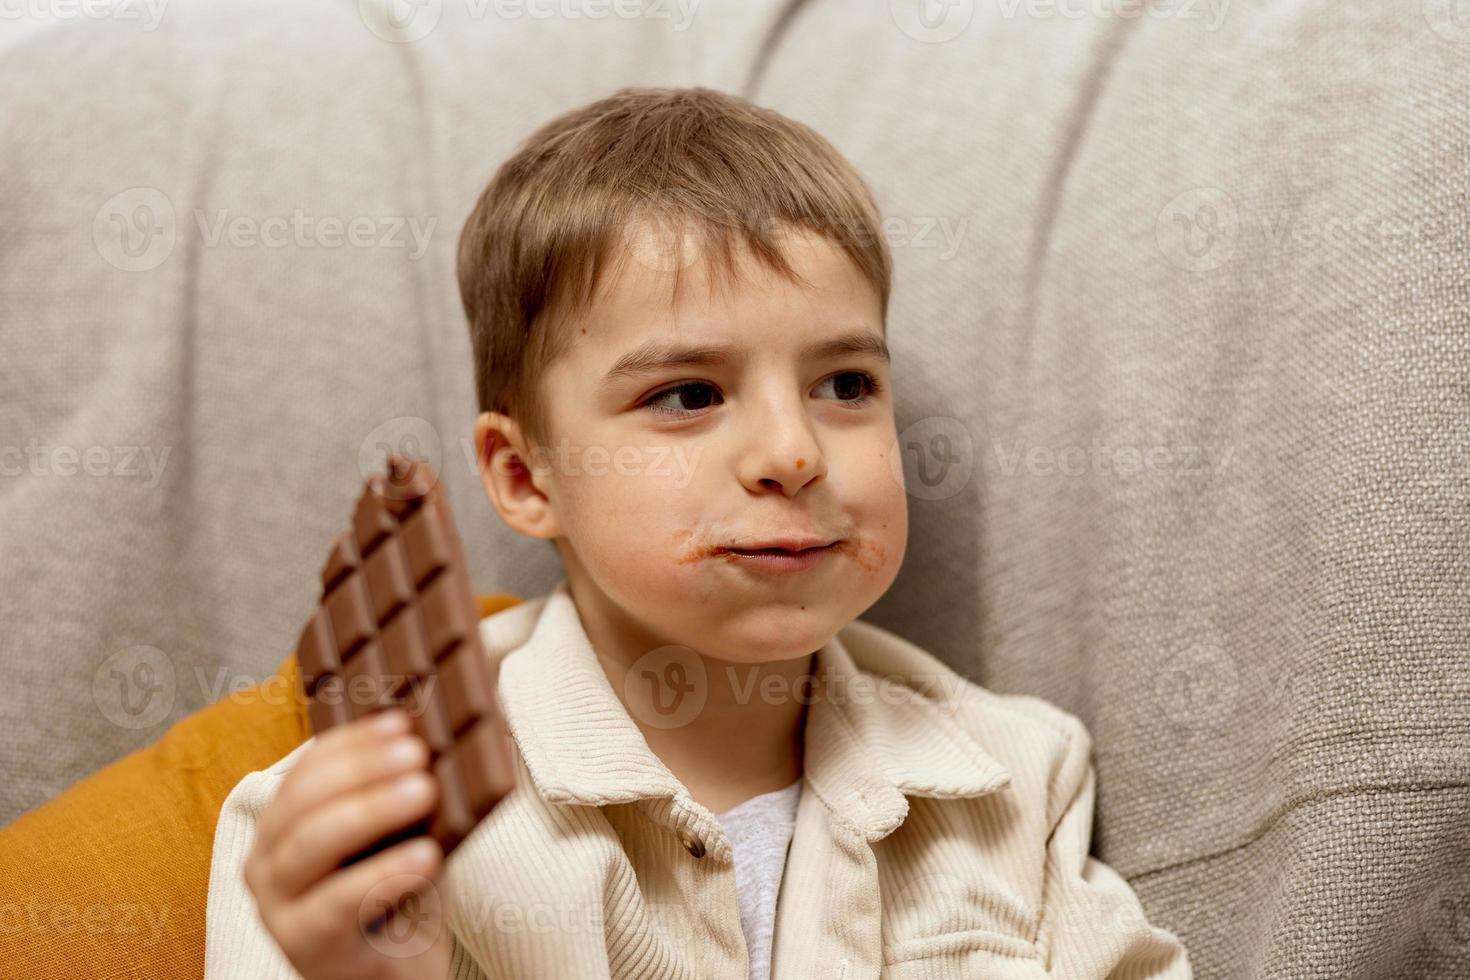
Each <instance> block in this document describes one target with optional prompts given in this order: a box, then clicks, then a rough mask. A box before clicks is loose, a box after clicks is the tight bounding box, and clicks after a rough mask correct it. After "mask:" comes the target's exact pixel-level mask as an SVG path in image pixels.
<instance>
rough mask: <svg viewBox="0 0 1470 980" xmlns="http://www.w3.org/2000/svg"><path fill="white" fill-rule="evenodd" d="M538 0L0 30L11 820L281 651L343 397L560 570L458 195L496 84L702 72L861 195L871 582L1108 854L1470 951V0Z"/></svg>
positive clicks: (1270, 955) (165, 16)
mask: <svg viewBox="0 0 1470 980" xmlns="http://www.w3.org/2000/svg"><path fill="white" fill-rule="evenodd" d="M531 8H535V9H536V10H538V11H545V10H548V9H550V10H559V9H565V8H557V7H552V6H550V5H541V6H539V7H537V6H536V5H535V4H528V5H526V6H523V7H517V6H506V5H501V6H500V7H497V6H495V5H493V4H492V5H488V6H487V5H486V4H481V3H476V2H471V0H432V2H428V3H425V4H420V5H417V6H413V7H398V8H389V7H386V6H385V5H384V4H382V3H379V2H377V0H362V2H360V3H354V2H351V0H296V2H293V3H279V2H262V0H248V2H246V0H213V2H204V0H172V2H171V3H168V4H167V5H166V6H164V7H162V9H161V11H159V16H157V17H156V18H153V17H152V11H153V8H149V7H147V6H145V5H143V4H141V3H139V4H131V5H128V4H124V5H122V7H120V8H116V9H115V11H114V13H113V14H111V15H108V16H91V15H87V16H77V17H73V18H70V19H61V18H57V19H55V20H54V21H45V19H44V17H43V16H42V15H38V14H31V15H29V19H28V20H26V21H24V22H22V23H20V24H19V25H17V30H16V31H15V32H13V33H11V34H10V35H9V37H8V38H7V39H5V40H0V87H3V90H4V91H5V92H6V96H5V98H4V100H3V105H0V119H3V133H4V138H3V141H0V154H3V162H4V168H3V174H4V179H3V181H0V209H3V210H0V214H3V226H0V324H3V329H0V452H3V453H4V456H3V458H0V464H3V467H4V469H3V474H0V554H3V559H0V644H3V657H4V663H5V666H6V669H7V671H8V681H9V683H8V684H7V685H5V686H4V688H3V689H0V766H3V769H4V771H5V773H6V779H5V780H4V781H3V782H0V823H4V822H6V821H8V820H10V819H12V818H14V817H15V816H17V815H18V814H20V813H21V812H23V811H25V810H28V809H30V808H32V807H34V806H36V805H38V804H40V803H42V802H44V801H45V800H47V799H48V798H50V797H51V796H53V795H54V794H56V793H57V792H58V791H60V790H61V789H63V788H65V787H66V786H68V785H69V784H71V783H73V782H75V781H76V780H77V779H79V778H81V777H82V776H84V775H86V774H88V773H89V772H92V771H94V770H95V769H97V768H99V767H101V766H103V765H104V764H106V763H108V762H109V761H111V760H113V759H115V758H117V757H119V756H121V755H122V754H124V753H126V752H129V751H131V750H133V749H135V748H138V747H140V746H142V745H145V744H148V743H149V742H151V741H153V740H154V739H156V738H157V737H158V736H159V735H160V734H161V733H162V731H163V730H164V729H165V728H166V727H167V726H168V724H169V723H171V722H172V721H174V720H177V719H178V718H180V717H182V716H184V715H186V714H188V713H189V712H191V711H193V710H195V709H197V708H198V707H200V706H202V705H204V704H206V703H208V702H210V701H212V700H214V699H216V698H218V697H220V696H223V695H225V694H227V693H228V692H229V691H230V690H231V689H237V688H238V687H240V686H243V685H245V684H249V683H253V682H255V681H258V680H260V679H261V678H264V677H266V676H268V675H269V674H270V673H271V672H272V671H273V670H274V668H275V666H276V665H277V664H278V663H279V662H280V659H281V657H282V656H283V655H284V654H285V653H286V652H289V650H290V649H291V646H292V644H293V643H294V641H295V639H296V634H297V631H298V629H299V626H300V624H301V623H302V622H303V620H304V618H305V616H306V615H307V613H308V611H309V609H310V607H311V605H312V602H313V589H314V588H315V575H316V572H317V569H318V566H319V563H320V561H321V559H322V555H323V544H324V542H326V541H328V540H329V539H330V537H331V536H332V534H333V533H334V532H335V530H336V528H337V527H338V524H339V522H340V520H341V517H342V515H343V513H345V512H346V509H347V508H348V507H350V504H351V502H352V500H353V499H354V498H355V496H356V494H357V491H358V488H359V485H360V481H361V479H362V475H363V472H364V467H367V466H372V465H376V460H377V459H379V458H380V455H381V449H382V447H383V446H384V445H395V446H400V447H404V448H410V449H413V450H415V451H423V452H427V453H429V454H430V455H431V457H433V458H434V460H435V462H436V464H437V465H438V467H439V469H440V470H441V471H442V473H443V475H444V479H445V480H446V481H447V488H448V492H449V493H450V495H451V498H452V499H453V500H454V503H455V507H456V511H457V513H458V515H459V517H460V521H461V524H462V527H463V530H464V532H465V535H466V538H467V545H468V548H469V551H470V555H471V561H472V565H473V570H474V574H475V579H476V582H475V584H476V587H477V588H478V589H479V590H480V591H511V592H515V593H517V594H521V595H525V596H529V595H535V594H539V593H541V592H542V591H544V590H545V589H547V588H549V587H550V585H551V584H553V583H554V581H555V579H556V577H557V576H558V574H559V569H558V568H557V567H556V566H555V565H554V563H553V556H552V555H551V553H550V552H549V551H547V550H546V549H545V548H544V547H543V546H540V545H539V544H538V543H536V542H533V541H530V540H525V539H518V538H517V537H516V536H515V535H514V534H513V533H512V532H510V531H509V530H507V529H506V528H504V527H503V526H501V525H500V524H499V522H498V520H497V519H496V518H495V516H494V514H493V513H492V511H491V509H490V507H489V506H488V504H487V503H485V502H484V498H483V495H482V493H481V491H480V490H479V487H478V484H477V481H476V478H475V475H474V471H473V468H472V466H471V459H472V456H471V455H470V454H469V451H468V445H469V433H470V426H471V424H472V421H473V416H474V402H473V396H472V387H471V381H472V372H471V369H470V365H469V360H468V359H469V344H468V336H467V333H466V330H465V325H464V320H463V314H462V311H461V310H460V307H459V302H458V296H457V290H456V284H455V279H454V271H453V257H454V248H455V242H456V238H457V236H458V232H459V228H460V225H461V224H462V222H463V220H464V217H465V215H466V214H467V213H468V210H469V207H470V205H471V204H472V203H473V200H474V197H475V195H476V193H477V192H478V190H479V189H480V188H481V187H482V186H483V184H484V183H485V182H486V181H487V180H488V178H489V177H490V175H491V174H492V173H493V171H494V169H495V167H496V166H497V165H498V163H499V162H500V160H501V159H503V158H504V157H505V156H506V155H507V154H508V153H509V152H510V150H511V148H512V147H513V146H514V145H515V143H516V142H517V141H518V140H519V139H521V138H522V137H523V136H524V135H525V134H526V133H528V132H529V130H530V129H531V128H532V127H533V126H534V125H536V124H537V123H539V122H541V121H543V120H545V119H546V118H549V117H550V116H551V115H553V114H555V113H557V112H560V111H562V110H564V109H566V108H570V107H571V106H574V105H578V104H581V103H584V102H587V101H590V100H592V99H594V98H597V97H599V96H601V95H604V94H606V93H608V92H609V91H611V90H612V89H614V88H616V87H620V86H623V85H643V84H658V85H691V84H701V85H708V86H712V87H717V88H723V89H727V90H730V91H735V92H740V93H742V94H745V95H747V96H749V97H751V98H753V99H754V100H756V101H757V102H760V103H762V104H766V105H769V106H772V107H774V108H776V109H779V110H781V111H783V112H785V113H787V114H789V115H791V116H793V117H795V118H798V119H801V120H803V121H805V122H808V123H810V124H812V125H814V126H815V127H817V128H818V129H819V130H820V131H822V132H823V133H824V134H826V135H827V136H828V137H829V138H830V139H831V140H832V141H833V142H834V143H835V144H837V146H838V147H839V148H840V149H842V150H843V151H844V152H845V153H847V154H848V155H849V156H850V157H851V159H853V161H854V162H855V163H856V164H857V166H858V167H859V168H860V169H861V170H862V171H863V172H864V173H865V174H866V175H867V176H868V177H869V179H870V181H871V183H872V185H873V187H874V190H875V192H876V194H877V196H878V198H879V203H880V205H881V206H882V208H883V210H884V213H885V215H887V216H888V218H889V226H888V227H889V234H890V242H891V243H892V244H893V247H894V253H895V260H896V264H897V280H896V287H895V292H894V297H893V304H892V307H891V310H890V320H889V336H890V345H891V346H892V347H893V350H894V354H895V382H896V389H897V397H898V400H899V406H900V418H899V425H900V429H901V430H903V433H904V434H903V448H904V451H905V456H906V466H907V467H908V483H909V486H910V490H911V496H910V514H911V527H912V530H911V539H910V546H909V551H908V556H907V560H906V564H905V567H904V569H903V572H902V574H901V575H900V577H899V579H898V581H897V583H896V584H895V586H894V588H893V589H892V590H891V591H890V593H889V594H888V595H887V596H885V597H884V598H883V600H881V601H880V602H879V603H878V604H877V605H876V606H874V607H873V608H872V609H871V610H870V611H869V612H868V613H867V614H866V615H865V618H867V619H869V620H871V621H873V622H876V623H879V624H881V625H884V626H887V627H889V628H892V629H895V630H897V631H899V632H900V633H902V634H903V635H905V636H907V637H909V638H911V639H913V640H915V641H916V642H918V643H920V644H922V645H924V646H926V647H927V648H929V649H931V650H934V651H935V652H936V653H938V654H939V655H941V656H943V657H944V658H945V659H946V660H947V661H948V662H950V663H951V664H953V665H955V666H956V667H958V668H959V669H961V670H962V671H963V672H965V673H966V674H968V675H969V676H970V677H972V678H973V679H975V680H976V681H977V682H980V683H982V684H984V685H986V686H988V687H991V688H993V689H995V690H1000V691H1008V692H1012V691H1014V692H1025V693H1031V694H1036V695H1039V696H1042V697H1045V698H1047V699H1049V700H1052V701H1054V702H1056V703H1057V704H1059V705H1061V706H1062V707H1064V708H1066V709H1068V710H1069V711H1072V712H1073V713H1075V714H1077V715H1078V716H1079V717H1080V718H1081V719H1082V720H1083V721H1084V722H1086V723H1087V725H1088V727H1089V728H1090V730H1091V732H1092V734H1093V737H1094V745H1095V760H1096V763H1097V767H1098V784H1097V786H1098V814H1097V822H1096V830H1095V836H1094V850H1095V853H1097V854H1098V856H1099V857H1101V858H1102V859H1103V860H1105V861H1106V862H1108V863H1109V864H1110V865H1112V866H1113V867H1115V868H1116V869H1118V871H1119V872H1120V873H1122V874H1123V875H1124V876H1125V877H1126V878H1127V879H1128V880H1129V881H1130V882H1131V883H1132V885H1133V887H1134V888H1135V889H1136V890H1137V891H1138V893H1139V895H1140V896H1141V898H1142V899H1143V901H1144V904H1145V906H1146V907H1147V909H1148V912H1149V915H1150V918H1151V920H1153V921H1156V922H1157V923H1158V924H1159V925H1161V926H1163V927H1165V928H1168V929H1170V930H1172V931H1175V932H1176V933H1178V934H1179V935H1180V936H1181V938H1183V939H1184V941H1185V943H1186V944H1187V945H1188V947H1189V948H1190V952H1191V957H1192V959H1193V962H1194V964H1195V969H1196V972H1197V974H1198V975H1199V976H1201V977H1206V978H1209V977H1239V978H1245V977H1261V978H1264V977H1323V978H1327V977H1331V978H1378V977H1382V978H1389V977H1444V978H1452V977H1465V976H1470V872H1467V868H1470V557H1467V551H1470V549H1467V545H1470V12H1467V11H1466V10H1464V9H1463V5H1457V4H1456V3H1454V2H1450V0H1444V2H1440V0H1426V2H1423V3H1420V2H1417V0H1402V2H1389V0H1382V2H1358V0H1354V2H1342V0H1338V2H1326V0H1321V2H1307V0H1276V2H1267V0H1235V2H1233V3H1228V2H1226V0H1214V2H1209V0H1199V2H1187V0H1176V2H1158V3H1147V4H1145V3H1142V2H1132V3H1131V2H1129V0H1119V2H1116V3H1105V2H1101V0H1090V2H1087V3H1082V2H1072V3H1068V2H1066V0H1061V2H1045V0H1029V2H1028V0H956V2H954V3H949V4H934V3H926V4H925V5H924V6H922V7H921V6H919V5H918V4H917V2H915V0H892V2H889V0H860V2H854V0H807V2H804V3H803V2H797V0H793V2H779V0H704V2H703V3H694V2H692V0H685V2H684V3H683V4H682V5H681V4H679V3H675V2H672V0H667V2H655V0H647V2H640V3H636V4H633V3H629V4H619V5H615V6H602V7H598V6H597V5H595V4H584V5H581V6H577V7H574V8H573V9H583V8H585V9H584V10H583V12H584V13H588V12H591V11H593V10H596V9H601V10H604V11H606V12H607V15H606V16H602V17H596V16H590V15H589V16H580V17H575V18H574V17H570V16H566V15H565V14H557V15H556V16H552V17H546V18H542V17H538V16H534V15H533V13H532V9H531ZM516 9H519V10H521V11H522V12H521V14H520V15H518V16H517V15H514V14H513V13H512V11H514V10H516ZM497 11H499V12H498V13H497ZM620 12H621V13H620ZM388 13H392V14H394V15H395V17H394V18H390V17H388V16H386V14H388ZM634 13H636V14H637V15H636V16H633V15H631V14H634ZM129 14H131V16H129ZM395 18H396V19H395ZM298 215H299V217H298ZM333 219H336V220H337V222H338V223H339V225H340V227H337V228H336V230H335V231H334V230H333V224H332V221H333ZM354 219H356V222H357V223H356V225H355V226H354V224H353V222H354ZM353 227H356V229H357V230H356V231H355V232H353V231H351V229H352V228H353ZM333 242H336V244H332V243H333Z"/></svg>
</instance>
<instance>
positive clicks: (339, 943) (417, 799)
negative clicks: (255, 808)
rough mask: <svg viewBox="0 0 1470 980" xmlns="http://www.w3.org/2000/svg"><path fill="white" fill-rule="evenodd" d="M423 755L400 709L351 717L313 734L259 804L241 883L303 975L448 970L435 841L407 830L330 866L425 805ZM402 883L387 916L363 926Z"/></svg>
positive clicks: (381, 977) (382, 977) (410, 974)
mask: <svg viewBox="0 0 1470 980" xmlns="http://www.w3.org/2000/svg"><path fill="white" fill-rule="evenodd" d="M400 746H401V747H400ZM428 763H429V749H428V746H427V745H426V744H425V743H424V741H423V740H422V739H420V738H417V737H415V736H413V735H411V734H409V724H408V716H407V715H405V714H404V713H403V712H402V711H401V710H399V709H393V710H390V711H386V712H380V713H378V714H375V715H371V716H369V717H365V718H359V719H357V720H355V721H352V722H350V723H347V724H343V725H338V726H335V727H333V728H329V729H327V730H326V731H325V732H323V733H322V734H321V735H319V736H317V738H316V741H315V742H314V743H312V746H311V747H310V748H309V749H307V750H306V751H305V752H303V753H302V754H301V758H300V759H299V760H298V761H297V763H296V766H295V768H294V769H292V770H291V772H290V773H288V774H287V776H286V778H285V779H284V780H283V781H282V783H281V786H280V789H279V790H278V791H277V793H276V796H275V798H274V799H273V800H271V802H270V805H269V806H267V807H266V808H265V810H264V811H263V812H262V813H261V815H260V821H259V824H258V832H257V834H256V839H255V845H254V847H252V848H251V850H250V853H249V854H248V855H247V856H246V858H245V864H244V869H243V870H244V877H245V884H246V885H247V886H248V887H249V889H250V891H251V893H252V894H254V896H255V901H256V904H257V905H258V906H259V909H260V916H261V919H262V921H263V922H264V923H265V927H266V930H267V931H268V932H270V934H271V935H272V936H273V937H274V938H275V940H276V942H277V944H279V945H280V947H281V949H282V951H283V952H285V954H286V958H287V959H288V960H290V961H291V965H292V966H294V967H295V968H296V970H297V972H299V973H300V974H301V975H302V976H303V977H304V978H306V980H339V978H341V980H348V978H351V980H400V978H402V980H408V978H414V980H418V978H431V980H432V978H439V977H447V976H448V975H449V953H450V932H449V927H448V924H447V923H446V922H445V908H444V906H445V903H446V901H447V896H446V895H444V894H443V892H444V888H443V885H442V882H441V881H439V880H438V878H439V876H440V873H441V872H442V870H443V866H444V856H443V853H442V851H441V850H440V848H439V845H438V844H437V843H436V842H434V841H433V840H432V839H431V838H428V837H425V836H419V837H415V838H413V839H411V840H407V841H401V842H399V843H397V844H394V845H393V846H392V847H389V848H387V849H386V850H384V851H381V852H379V853H377V854H375V855H373V856H372V857H370V858H366V859H363V860H361V861H358V862H356V863H355V864H352V865H351V866H349V867H346V868H342V869H340V870H339V869H338V865H339V864H340V863H341V861H342V859H343V858H345V857H348V856H349V855H352V854H355V853H356V852H357V851H359V850H361V849H362V848H364V847H367V846H368V845H370V844H372V843H373V842H375V841H377V840H378V839H380V838H382V837H384V836H386V835H387V834H389V833H392V832H393V831H396V830H400V829H402V828H404V827H407V826H408V825H409V824H412V823H414V822H415V821H417V820H419V819H421V818H423V817H425V816H428V815H429V814H431V813H432V812H433V809H434V804H435V797H436V796H437V792H438V790H437V786H436V784H435V782H434V780H433V778H432V776H431V775H430V774H429V771H428ZM405 789H410V790H411V791H412V792H411V794H405V792H404V790H405ZM425 845H427V846H428V853H427V855H420V854H419V849H420V848H421V847H423V846H425ZM389 879H391V880H389ZM430 882H433V886H432V887H431V886H430V885H429V883H430ZM410 893H416V894H411V895H410ZM405 895H409V896H410V897H408V898H407V899H406V900H405V901H404V902H403V903H402V904H401V906H400V911H399V912H398V913H396V914H395V917H394V919H392V920H390V921H389V922H387V923H386V924H382V925H379V927H378V928H377V929H371V928H370V926H371V925H372V924H373V923H374V920H376V919H379V918H381V917H382V916H383V914H384V912H385V910H386V909H387V908H388V906H389V904H390V903H394V902H398V901H399V900H400V899H401V898H403V896H405Z"/></svg>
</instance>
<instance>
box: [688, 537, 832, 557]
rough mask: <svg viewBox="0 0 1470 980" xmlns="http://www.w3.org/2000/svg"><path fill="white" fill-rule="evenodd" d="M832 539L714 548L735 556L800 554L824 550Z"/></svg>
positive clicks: (787, 540)
mask: <svg viewBox="0 0 1470 980" xmlns="http://www.w3.org/2000/svg"><path fill="white" fill-rule="evenodd" d="M835 543H836V539H834V538H777V539H774V540H770V541H755V542H745V541H742V542H738V543H734V544H729V545H722V546H721V547H719V548H716V549H715V551H716V552H721V551H733V552H735V553H737V554H746V555H758V554H800V553H801V552H803V551H811V550H813V549H816V548H825V547H827V546H828V545H831V544H835Z"/></svg>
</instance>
